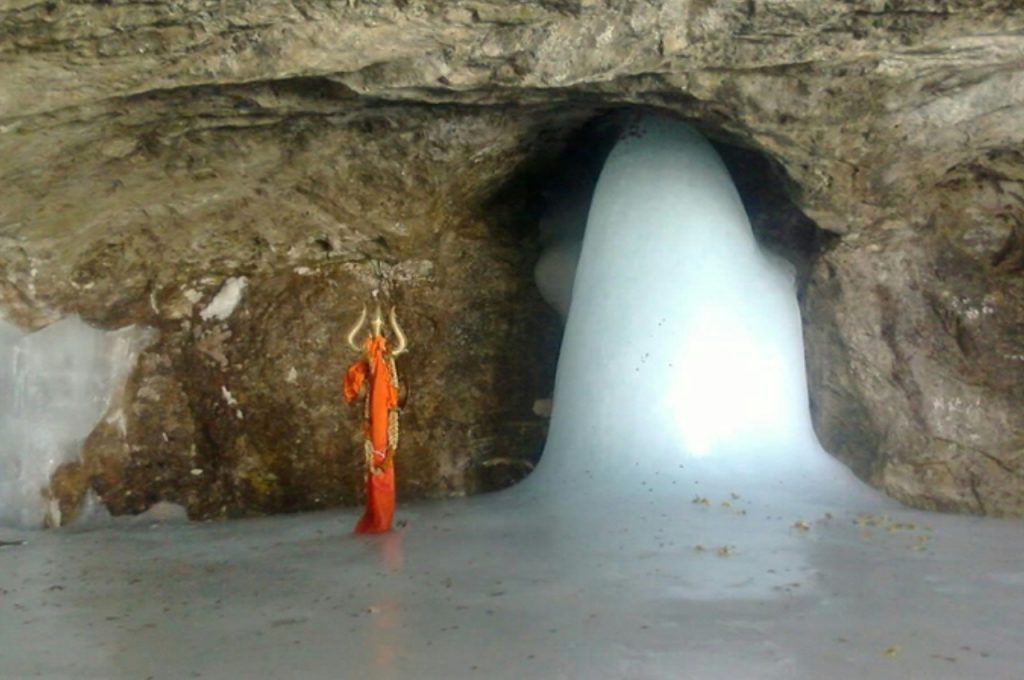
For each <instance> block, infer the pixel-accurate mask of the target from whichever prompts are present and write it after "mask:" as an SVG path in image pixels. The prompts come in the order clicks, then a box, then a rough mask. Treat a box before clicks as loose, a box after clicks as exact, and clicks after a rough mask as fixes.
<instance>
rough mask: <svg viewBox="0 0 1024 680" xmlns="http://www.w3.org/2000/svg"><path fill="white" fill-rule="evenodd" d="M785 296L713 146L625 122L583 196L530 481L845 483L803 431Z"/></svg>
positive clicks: (799, 373) (688, 131) (786, 278)
mask: <svg viewBox="0 0 1024 680" xmlns="http://www.w3.org/2000/svg"><path fill="white" fill-rule="evenodd" d="M547 275H548V279H549V280H557V275H555V274H552V273H551V272H548V274H547ZM795 293H796V291H795V287H794V275H793V271H792V269H791V268H790V267H789V265H788V264H787V263H785V262H784V261H782V260H781V259H779V258H774V257H770V256H766V255H765V254H764V253H762V252H761V251H760V250H759V248H758V246H757V244H756V242H755V241H754V238H753V235H752V232H751V229H750V224H749V221H748V219H747V215H746V213H745V212H744V208H743V205H742V203H741V201H740V197H739V195H738V193H737V191H736V188H735V186H734V185H733V182H732V179H731V178H730V176H729V173H728V171H727V170H726V168H725V166H724V164H723V163H722V161H721V160H720V159H719V157H718V155H717V154H716V152H715V151H714V149H713V148H712V147H711V145H710V144H709V143H708V142H707V141H706V140H705V139H704V138H703V137H702V136H701V135H700V134H699V133H698V132H696V131H695V130H694V129H693V128H691V127H689V126H687V125H685V124H683V123H680V122H676V121H671V120H667V119H662V118H657V117H647V118H642V119H638V120H637V121H636V122H634V123H631V124H630V125H629V126H628V127H627V129H626V131H625V132H624V133H623V136H622V138H621V139H620V141H619V142H618V144H617V145H616V147H615V148H614V150H613V151H612V153H611V155H610V156H609V158H608V160H607V162H606V164H605V166H604V169H603V170H602V173H601V176H600V180H599V181H598V185H597V188H596V191H595V193H594V197H593V201H592V203H591V205H590V211H589V216H588V219H587V226H586V233H585V237H584V240H583V247H582V253H581V256H580V260H579V263H578V268H577V269H576V272H575V282H574V284H573V289H572V300H571V307H570V309H569V313H568V320H567V324H566V330H565V336H564V340H563V345H562V351H561V355H560V361H559V365H558V374H557V380H556V386H555V397H554V413H553V419H552V424H551V431H550V434H549V438H548V445H547V447H546V450H545V453H544V457H543V460H542V462H541V465H540V467H539V469H538V471H537V473H536V474H535V477H536V480H535V481H534V484H540V485H544V484H549V485H552V486H557V487H558V489H559V491H558V493H573V491H572V489H579V488H583V487H585V488H586V493H591V492H593V491H599V490H600V489H602V488H605V489H608V490H612V489H615V488H618V487H624V486H626V485H627V482H626V480H628V479H634V478H637V477H641V478H647V479H654V478H655V477H657V476H662V477H663V476H664V475H666V474H683V475H685V476H688V477H689V478H694V479H696V478H699V479H702V480H704V481H705V482H707V483H709V484H710V483H713V482H714V481H715V480H717V481H718V482H720V483H721V484H724V485H728V486H729V487H730V488H740V487H743V488H744V489H745V490H746V491H748V492H749V491H752V490H755V489H760V488H769V487H773V488H775V487H778V485H779V484H783V485H787V486H788V487H790V488H794V489H795V488H796V487H797V486H799V485H800V484H801V483H804V482H806V483H807V485H808V486H810V487H820V486H821V480H822V479H825V478H827V479H828V480H832V481H834V480H836V479H837V478H843V479H844V480H847V479H849V475H848V474H847V473H846V471H845V469H843V468H842V467H841V466H839V465H838V464H836V463H835V462H834V461H832V460H831V459H830V457H828V456H827V454H825V453H824V452H822V451H821V450H820V448H819V446H818V444H817V441H816V439H815V437H814V434H813V431H812V429H811V425H810V419H809V415H808V402H807V391H806V383H805V377H804V376H805V368H804V361H803V345H802V335H801V325H800V316H799V309H798V306H797V301H796V294H795ZM680 471H682V472H680ZM828 483H829V484H830V483H831V481H830V482H828ZM843 483H845V481H844V482H843ZM826 485H827V484H826Z"/></svg>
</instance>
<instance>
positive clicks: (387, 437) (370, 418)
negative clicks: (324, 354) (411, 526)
mask: <svg viewBox="0 0 1024 680" xmlns="http://www.w3.org/2000/svg"><path fill="white" fill-rule="evenodd" d="M388 319H389V321H390V322H391V330H392V331H393V332H394V335H395V339H396V345H395V348H394V349H391V348H390V347H388V341H387V339H386V338H385V337H384V335H383V333H382V331H383V330H384V317H383V315H382V314H381V311H380V306H378V307H377V308H376V310H375V311H374V315H373V319H372V321H371V322H370V333H368V334H367V335H366V338H365V339H364V340H363V344H362V346H360V345H359V344H357V343H356V337H357V336H358V335H359V332H360V331H361V330H362V328H363V326H364V325H365V324H366V307H363V311H362V313H361V314H360V315H359V320H358V321H356V324H355V325H354V326H353V327H352V330H350V331H349V333H348V337H347V339H346V340H347V342H348V344H349V347H351V348H352V349H354V350H356V351H358V352H361V353H362V356H361V357H360V358H359V359H358V360H357V361H356V362H355V363H353V364H352V365H351V366H349V368H348V370H347V371H346V372H345V379H344V382H343V384H342V393H343V394H344V396H345V401H348V402H352V401H354V400H355V399H356V397H358V396H359V395H361V394H363V392H364V388H365V393H366V409H365V412H364V418H365V429H366V441H365V444H364V454H365V456H366V511H365V512H364V513H363V517H362V518H361V519H360V520H359V523H358V524H357V525H356V532H357V533H379V532H382V531H388V530H389V529H390V528H391V519H392V516H393V515H394V508H395V467H394V456H395V451H396V450H397V449H398V389H399V388H398V372H397V371H396V370H395V357H396V356H398V355H400V354H403V353H404V352H405V350H406V347H407V346H408V342H407V341H406V338H405V333H403V332H402V328H401V326H399V325H398V320H397V319H396V318H395V308H394V307H392V308H391V311H390V313H389V314H388Z"/></svg>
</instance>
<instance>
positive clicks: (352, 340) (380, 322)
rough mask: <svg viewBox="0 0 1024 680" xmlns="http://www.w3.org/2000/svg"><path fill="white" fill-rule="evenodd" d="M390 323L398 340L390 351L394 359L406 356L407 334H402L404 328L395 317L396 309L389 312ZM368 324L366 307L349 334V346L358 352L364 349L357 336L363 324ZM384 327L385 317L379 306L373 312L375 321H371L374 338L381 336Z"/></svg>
mask: <svg viewBox="0 0 1024 680" xmlns="http://www.w3.org/2000/svg"><path fill="white" fill-rule="evenodd" d="M388 321H389V322H391V330H392V331H394V333H395V337H396V338H398V345H397V346H396V347H395V348H394V349H392V350H391V351H390V354H391V356H392V357H397V356H398V355H400V354H404V353H405V351H406V347H407V345H408V344H409V343H408V341H407V340H406V339H405V333H403V332H402V327H401V326H399V325H398V318H397V317H396V316H395V308H394V307H392V308H391V310H390V311H389V312H388ZM365 323H366V307H363V311H362V312H361V313H360V314H359V320H358V321H356V323H355V325H354V326H352V330H350V331H349V332H348V346H349V347H351V348H352V349H354V350H355V351H357V352H362V351H363V348H362V347H360V346H359V345H358V344H357V343H356V336H357V335H358V334H359V331H360V330H361V329H362V328H363V324H365ZM383 327H384V317H383V316H382V315H381V313H380V305H377V307H376V309H374V311H373V320H372V321H370V330H371V333H370V334H371V335H372V336H379V335H380V331H381V329H382V328H383Z"/></svg>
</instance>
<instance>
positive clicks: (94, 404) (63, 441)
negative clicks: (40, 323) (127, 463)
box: [0, 316, 149, 527]
mask: <svg viewBox="0 0 1024 680" xmlns="http://www.w3.org/2000/svg"><path fill="white" fill-rule="evenodd" d="M148 339H149V333H148V332H146V331H143V330H140V329H137V328H135V327H134V326H129V327H127V328H123V329H121V330H118V331H109V332H104V331H101V330H98V329H95V328H92V327H90V326H88V325H87V324H85V323H84V322H83V321H82V320H81V319H79V318H78V317H77V316H71V317H67V318H65V319H62V320H60V321H58V322H57V323H54V324H51V325H49V326H47V327H46V328H43V329H41V330H38V331H36V332H34V333H28V334H26V333H24V332H22V331H21V329H19V328H17V327H16V326H13V325H11V324H9V323H7V322H5V321H2V320H0V525H4V524H8V525H11V524H13V525H19V526H25V527H40V526H42V524H43V520H44V517H45V516H46V514H47V512H50V513H53V512H55V507H56V506H55V505H53V506H52V507H51V504H49V503H47V501H46V498H45V495H44V493H45V490H46V489H47V488H48V486H49V482H50V476H51V475H52V474H53V472H54V471H55V470H56V469H57V468H58V467H59V466H60V465H62V464H64V463H67V462H70V461H73V460H77V458H78V456H79V454H80V452H81V447H82V443H83V442H84V441H85V438H86V437H87V436H88V435H89V433H90V432H91V431H92V429H93V428H94V427H95V426H96V423H97V422H98V421H99V419H100V418H101V417H102V416H103V414H104V413H106V412H107V409H108V408H109V407H110V405H111V403H112V401H113V400H114V399H115V398H116V397H117V396H118V395H119V393H120V389H121V386H122V385H123V383H124V380H125V378H127V376H128V371H129V370H130V369H131V367H132V366H134V364H135V360H136V357H137V355H138V352H139V351H140V349H142V348H143V347H144V346H145V344H146V343H147V342H148ZM123 417H124V414H123V412H121V411H117V412H115V413H114V414H113V415H112V416H111V418H112V419H114V421H115V422H118V420H119V419H121V422H119V423H118V424H119V426H120V427H121V428H122V431H123ZM59 519H60V518H59V517H52V518H51V521H53V522H54V523H56V524H59V523H60V522H59Z"/></svg>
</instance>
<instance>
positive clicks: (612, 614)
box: [0, 119, 1024, 680]
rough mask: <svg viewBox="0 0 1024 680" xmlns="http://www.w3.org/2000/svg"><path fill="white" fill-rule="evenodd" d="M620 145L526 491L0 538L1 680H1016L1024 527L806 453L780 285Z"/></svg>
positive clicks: (679, 154)
mask: <svg viewBox="0 0 1024 680" xmlns="http://www.w3.org/2000/svg"><path fill="white" fill-rule="evenodd" d="M635 132H636V133H638V134H631V135H630V136H629V137H628V139H627V140H626V141H625V142H623V143H620V145H619V146H618V147H617V148H616V150H615V152H614V153H613V154H612V156H611V157H610V158H609V160H608V163H607V166H606V168H605V171H604V173H603V174H602V177H601V180H600V183H599V185H598V189H597V193H596V195H595V197H594V203H593V209H592V210H591V214H590V219H589V223H588V227H587V234H586V237H585V241H584V244H583V248H582V258H581V260H580V263H579V268H578V275H577V276H576V280H575V287H574V289H573V292H572V303H571V307H570V311H569V317H568V325H567V328H566V337H565V344H564V347H563V350H562V353H561V356H560V361H559V369H558V381H557V387H556V394H555V407H554V414H553V422H552V428H551V435H550V438H549V445H548V447H547V450H546V451H545V454H544V460H543V462H542V464H541V466H540V467H539V468H538V470H537V471H536V473H535V474H534V475H533V476H531V477H530V478H529V479H528V480H527V481H526V482H525V483H523V484H520V485H519V486H517V487H514V488H513V489H510V490H508V491H505V492H501V493H499V494H495V495H492V496H486V497H476V498H472V499H466V500H460V501H449V502H443V503H432V504H414V505H408V504H406V505H403V506H401V509H400V512H399V517H398V519H399V521H400V526H399V527H398V528H397V529H396V531H394V532H393V533H392V534H390V535H386V536H381V537H355V536H353V535H352V534H351V528H352V526H353V524H354V521H355V518H356V516H357V514H358V513H357V511H356V510H351V511H345V512H328V513H318V514H313V515H305V516H292V517H278V518H272V519H265V520H252V521H240V522H221V523H212V524H183V523H177V524H174V523H172V524H169V525H160V526H154V527H152V528H143V527H139V526H138V525H132V524H130V523H127V522H123V523H119V524H117V525H115V526H113V527H110V528H106V529H103V530H99V531H93V532H89V533H63V534H61V533H55V532H50V533H46V534H38V533H36V534H32V533H13V532H8V533H7V534H6V535H5V534H0V540H8V541H26V543H24V544H22V545H10V546H8V547H2V548H0V593H2V597H0V650H2V651H0V676H3V677H14V678H20V677H47V678H80V677H103V678H118V679H119V678H140V677H141V678H144V677H150V676H151V677H153V678H181V677H186V678H187V677H202V678H224V679H228V678H258V677H267V678H270V677H295V678H338V677H372V678H375V679H390V678H487V679H504V678H508V679H517V680H518V679H521V678H581V679H588V680H589V679H595V680H603V679H609V680H612V679H615V680H619V679H624V678H630V679H632V678H640V679H648V678H651V679H666V680H667V679H691V678H692V679H705V678H706V679H718V678H721V679H723V680H724V679H728V680H737V679H741V680H742V679H762V678H763V679H769V680H776V679H777V680H792V679H794V678H800V679H805V678H807V679H822V680H826V679H827V680H832V679H835V680H864V679H865V678H872V679H888V678H891V679H897V678H899V679H904V678H922V679H924V678H927V679H929V680H931V679H936V680H939V679H959V678H993V679H997V680H1010V679H1019V678H1021V677H1022V675H1024V673H1022V670H1021V669H1022V668H1024V636H1022V633H1021V631H1022V630H1024V595H1022V592H1024V560H1022V559H1021V558H1022V545H1024V530H1022V527H1021V525H1020V523H1019V522H1009V521H999V520H985V519H979V518H968V517H956V516H948V515H938V514H929V513H923V512H916V511H909V510H905V509H901V508H898V507H896V506H895V505H894V504H892V503H890V502H887V501H885V500H883V499H881V498H880V497H878V496H877V495H875V494H874V493H872V492H870V491H868V490H866V489H865V488H864V487H863V486H862V485H860V484H859V482H857V481H856V480H854V479H852V478H851V477H850V476H849V475H848V474H846V473H845V471H844V469H843V468H841V467H839V466H838V465H836V464H834V463H833V462H832V460H831V459H830V458H829V457H828V456H827V455H826V454H825V453H824V452H822V451H821V450H820V449H819V448H818V447H817V444H816V443H815V442H814V440H813V435H812V433H811V432H810V429H809V422H808V418H807V414H806V392H805V387H804V383H803V377H802V375H803V372H802V360H801V359H800V355H801V350H800V348H799V337H800V334H799V320H798V316H797V312H796V303H795V301H794V299H793V291H792V289H791V276H790V275H789V274H788V273H787V272H786V269H785V267H783V266H781V265H779V264H778V263H777V262H772V261H767V260H765V259H764V258H763V257H762V256H761V255H760V254H759V253H758V251H757V249H756V248H755V247H754V244H753V242H752V240H751V239H750V235H749V230H748V227H747V226H746V220H745V217H744V216H743V215H742V210H740V209H739V206H738V202H737V201H736V200H735V192H734V190H733V189H732V185H731V183H730V182H729V180H728V176H727V175H726V174H725V173H724V170H723V169H722V168H721V165H720V163H719V162H718V160H717V158H716V157H715V156H714V155H713V152H711V150H710V147H708V146H707V144H706V143H705V142H704V141H703V140H702V139H701V138H700V137H699V136H697V135H696V134H695V133H694V132H693V131H692V130H690V129H689V128H686V127H685V126H682V125H680V124H677V123H668V122H665V121H660V120H657V119H653V120H652V119H648V120H647V121H645V122H644V123H643V126H642V129H640V130H637V131H635ZM712 216H715V217H714V218H713V219H712ZM713 220H720V222H719V221H713ZM729 263H732V264H729ZM730 267H731V269H730ZM770 316H771V317H775V318H776V320H777V321H778V324H773V323H772V322H771V319H769V318H768V317H770ZM687 352H697V353H698V356H696V357H694V356H690V355H688V354H687ZM744 352H752V353H753V354H752V355H751V354H747V355H744V354H743V353H744ZM720 361H723V362H724V363H719V362H720ZM788 371H795V374H794V373H789V372H788ZM407 377H408V378H409V379H411V380H413V381H415V376H407ZM745 381H746V382H745ZM701 390H707V393H704V392H701ZM702 395H704V396H705V397H706V398H703V399H702V398H701V396H702ZM779 402H781V403H779ZM339 408H340V407H339ZM723 408H724V409H725V412H724V413H723V412H722V411H721V409H723ZM759 427H764V428H766V429H765V430H764V435H765V436H764V437H760V436H759V430H758V428H759ZM357 453H358V452H355V451H353V455H354V456H355V455H357ZM399 455H401V452H400V453H399ZM4 672H5V673H6V675H4Z"/></svg>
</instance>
